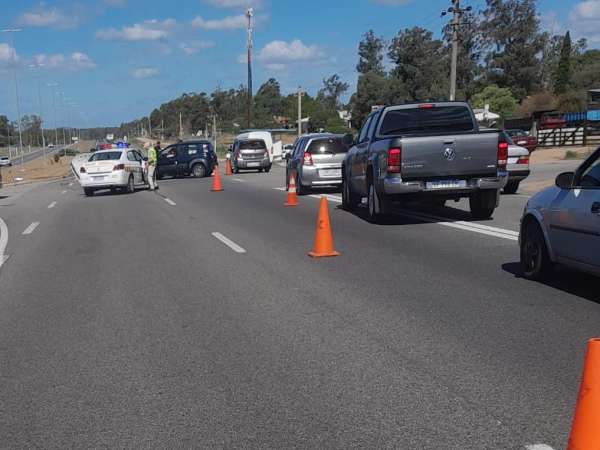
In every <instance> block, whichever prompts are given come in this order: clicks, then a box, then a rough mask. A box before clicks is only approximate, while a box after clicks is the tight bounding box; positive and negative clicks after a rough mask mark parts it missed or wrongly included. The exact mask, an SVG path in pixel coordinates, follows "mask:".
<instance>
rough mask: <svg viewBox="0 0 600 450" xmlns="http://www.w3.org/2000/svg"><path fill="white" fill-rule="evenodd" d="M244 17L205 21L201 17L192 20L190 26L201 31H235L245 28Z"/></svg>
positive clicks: (241, 15)
mask: <svg viewBox="0 0 600 450" xmlns="http://www.w3.org/2000/svg"><path fill="white" fill-rule="evenodd" d="M246 21H247V19H246V16H244V15H243V14H240V15H237V16H227V17H224V18H222V19H212V20H206V19H204V18H202V17H201V16H198V17H196V18H195V19H194V20H192V26H193V27H195V28H202V29H203V30H236V29H243V28H246V23H247V22H246Z"/></svg>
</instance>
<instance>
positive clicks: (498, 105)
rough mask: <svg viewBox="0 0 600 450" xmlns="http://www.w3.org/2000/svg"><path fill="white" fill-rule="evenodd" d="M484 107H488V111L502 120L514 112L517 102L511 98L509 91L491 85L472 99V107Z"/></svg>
mask: <svg viewBox="0 0 600 450" xmlns="http://www.w3.org/2000/svg"><path fill="white" fill-rule="evenodd" d="M485 105H490V111H492V112H495V113H496V114H498V115H500V118H501V119H502V120H504V119H508V118H509V117H511V116H512V115H513V113H514V112H515V110H516V108H517V100H516V99H515V97H513V94H512V92H511V91H510V89H507V88H501V87H498V86H496V85H491V86H488V87H486V88H485V89H484V90H483V91H482V92H480V93H478V94H475V96H474V97H473V106H475V107H476V108H484V107H485Z"/></svg>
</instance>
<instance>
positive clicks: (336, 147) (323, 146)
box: [306, 138, 348, 155]
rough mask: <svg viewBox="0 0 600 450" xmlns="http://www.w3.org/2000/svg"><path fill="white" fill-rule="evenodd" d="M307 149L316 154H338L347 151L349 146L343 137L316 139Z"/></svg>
mask: <svg viewBox="0 0 600 450" xmlns="http://www.w3.org/2000/svg"><path fill="white" fill-rule="evenodd" d="M306 151H307V152H308V153H312V154H315V155H318V154H338V153H346V152H347V151H348V146H346V145H344V143H343V141H342V139H341V138H327V139H315V140H313V141H312V142H311V143H310V145H309V146H308V148H307V149H306Z"/></svg>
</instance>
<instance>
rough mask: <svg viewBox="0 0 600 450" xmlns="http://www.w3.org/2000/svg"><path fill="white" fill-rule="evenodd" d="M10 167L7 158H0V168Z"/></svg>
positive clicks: (10, 163) (10, 164)
mask: <svg viewBox="0 0 600 450" xmlns="http://www.w3.org/2000/svg"><path fill="white" fill-rule="evenodd" d="M10 166H12V161H11V160H10V158H9V157H8V156H0V167H10Z"/></svg>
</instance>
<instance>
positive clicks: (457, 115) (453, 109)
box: [379, 106, 473, 136]
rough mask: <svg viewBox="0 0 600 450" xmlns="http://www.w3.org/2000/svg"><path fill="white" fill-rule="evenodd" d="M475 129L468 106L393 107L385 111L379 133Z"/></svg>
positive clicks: (440, 131) (398, 133) (428, 132)
mask: <svg viewBox="0 0 600 450" xmlns="http://www.w3.org/2000/svg"><path fill="white" fill-rule="evenodd" d="M461 131H473V118H472V116H471V112H470V111H469V108H467V107H466V106H438V107H436V106H434V107H431V108H420V107H417V108H409V109H406V108H403V109H392V110H390V111H387V112H386V113H385V116H384V117H383V121H382V124H381V127H380V129H379V134H380V135H381V136H390V135H401V134H416V133H419V134H436V133H454V132H461Z"/></svg>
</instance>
